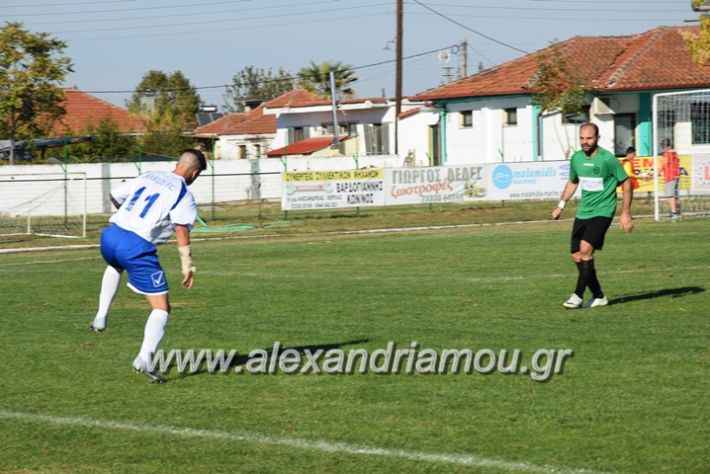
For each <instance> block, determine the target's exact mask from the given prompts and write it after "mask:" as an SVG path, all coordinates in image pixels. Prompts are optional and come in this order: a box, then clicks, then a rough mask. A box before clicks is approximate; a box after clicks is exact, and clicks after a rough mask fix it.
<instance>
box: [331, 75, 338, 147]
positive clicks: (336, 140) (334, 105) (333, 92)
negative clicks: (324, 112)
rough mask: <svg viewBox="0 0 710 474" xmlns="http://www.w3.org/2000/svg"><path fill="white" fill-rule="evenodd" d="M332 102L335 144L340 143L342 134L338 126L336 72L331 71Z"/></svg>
mask: <svg viewBox="0 0 710 474" xmlns="http://www.w3.org/2000/svg"><path fill="white" fill-rule="evenodd" d="M330 104H331V107H332V108H333V146H336V145H337V144H338V135H340V127H339V126H338V106H337V98H336V97H335V72H333V71H330Z"/></svg>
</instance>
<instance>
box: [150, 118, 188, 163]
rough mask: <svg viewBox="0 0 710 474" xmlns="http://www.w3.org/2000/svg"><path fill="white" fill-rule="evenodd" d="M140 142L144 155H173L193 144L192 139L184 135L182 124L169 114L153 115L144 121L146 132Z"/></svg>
mask: <svg viewBox="0 0 710 474" xmlns="http://www.w3.org/2000/svg"><path fill="white" fill-rule="evenodd" d="M140 143H141V148H142V151H143V153H144V154H146V155H162V156H175V157H177V156H178V155H179V154H180V151H181V150H184V149H185V148H188V147H190V146H191V145H192V144H193V143H192V139H191V138H189V137H187V136H185V134H184V128H183V126H182V124H181V123H180V122H179V121H177V120H174V119H173V118H172V117H170V116H169V115H162V116H161V115H154V116H153V117H152V119H151V120H148V121H146V133H145V135H143V136H142V137H141V138H140Z"/></svg>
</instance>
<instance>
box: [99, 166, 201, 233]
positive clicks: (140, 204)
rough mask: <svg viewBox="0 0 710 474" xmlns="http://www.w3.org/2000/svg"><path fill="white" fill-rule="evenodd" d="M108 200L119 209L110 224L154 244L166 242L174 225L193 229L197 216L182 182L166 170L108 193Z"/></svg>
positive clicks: (195, 207)
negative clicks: (110, 198)
mask: <svg viewBox="0 0 710 474" xmlns="http://www.w3.org/2000/svg"><path fill="white" fill-rule="evenodd" d="M111 197H112V198H113V199H114V200H115V201H116V202H117V203H118V204H120V205H121V207H120V208H119V209H118V212H116V213H115V214H114V215H113V216H111V219H110V221H111V222H113V223H114V224H116V225H118V226H119V227H121V228H123V229H125V230H129V231H131V232H133V233H135V234H137V235H139V236H141V237H142V238H144V239H145V240H147V241H148V242H151V243H153V244H155V245H159V244H162V243H163V242H165V241H167V240H168V239H169V238H170V236H171V235H172V234H173V232H174V231H175V226H176V225H184V226H187V227H188V228H189V229H192V226H193V224H194V223H195V218H196V217H197V205H196V203H195V198H194V196H193V195H192V193H191V192H190V191H188V190H187V184H186V183H185V180H184V179H183V178H182V176H178V175H176V174H175V173H171V172H168V171H151V172H149V173H145V174H142V175H140V176H138V177H137V178H134V179H132V180H130V181H127V182H126V183H124V184H122V185H121V186H119V187H118V188H116V189H115V190H113V191H111Z"/></svg>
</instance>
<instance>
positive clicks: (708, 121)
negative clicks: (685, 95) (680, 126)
mask: <svg viewBox="0 0 710 474" xmlns="http://www.w3.org/2000/svg"><path fill="white" fill-rule="evenodd" d="M690 127H691V129H692V136H693V141H692V143H693V145H707V144H710V102H708V101H707V100H705V101H695V102H691V103H690Z"/></svg>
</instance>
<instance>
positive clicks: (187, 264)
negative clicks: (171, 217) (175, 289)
mask: <svg viewBox="0 0 710 474" xmlns="http://www.w3.org/2000/svg"><path fill="white" fill-rule="evenodd" d="M175 239H176V240H177V247H178V252H179V253H180V263H181V264H182V282H181V283H182V286H184V287H185V288H188V289H190V288H192V285H193V283H194V280H195V267H194V265H193V264H192V254H191V250H190V229H189V228H188V227H187V226H184V225H176V226H175Z"/></svg>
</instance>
